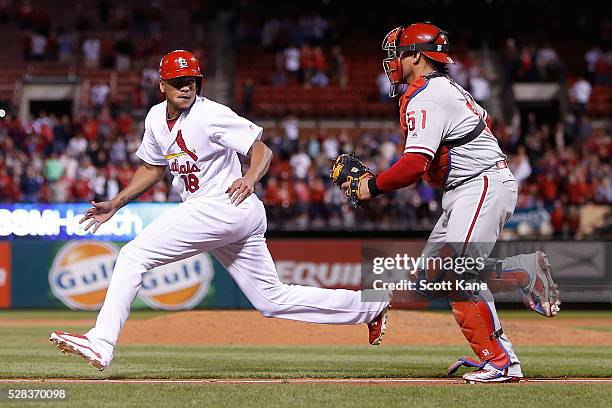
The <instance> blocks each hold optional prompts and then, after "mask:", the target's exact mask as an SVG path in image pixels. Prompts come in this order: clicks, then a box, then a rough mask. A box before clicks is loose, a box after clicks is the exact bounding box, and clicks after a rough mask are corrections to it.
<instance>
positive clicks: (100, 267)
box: [49, 240, 214, 310]
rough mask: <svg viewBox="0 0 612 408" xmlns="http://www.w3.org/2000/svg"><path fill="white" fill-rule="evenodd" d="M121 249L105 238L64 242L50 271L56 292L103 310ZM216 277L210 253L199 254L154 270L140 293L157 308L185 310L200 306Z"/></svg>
mask: <svg viewBox="0 0 612 408" xmlns="http://www.w3.org/2000/svg"><path fill="white" fill-rule="evenodd" d="M118 255H119V248H118V247H116V246H115V245H113V244H111V243H108V242H104V241H92V240H90V241H81V240H79V241H74V242H70V243H67V244H66V245H64V246H63V247H62V248H61V249H60V250H59V251H58V253H57V255H56V256H55V259H54V260H53V264H52V266H51V270H50V271H49V285H50V287H51V290H52V292H53V294H54V295H55V296H56V297H57V298H58V299H59V300H61V301H62V303H64V304H65V305H66V306H68V307H69V308H71V309H75V310H100V308H101V307H102V305H103V303H104V298H105V296H106V290H107V288H108V285H109V283H110V279H111V275H112V273H113V268H114V266H115V262H116V261H117V257H118ZM213 276H214V271H213V265H212V262H211V261H210V258H209V256H208V255H207V254H199V255H196V256H193V257H191V258H187V259H183V260H181V261H177V262H174V263H171V264H168V265H164V266H160V267H157V268H155V269H152V270H151V271H149V272H148V273H146V274H145V275H144V279H143V285H142V288H141V290H140V291H139V293H138V296H139V298H141V299H142V300H143V301H144V302H145V303H146V304H147V305H149V306H150V307H153V308H155V309H163V310H185V309H191V308H193V307H195V306H197V305H198V304H199V303H200V302H201V301H202V299H203V298H204V296H206V294H207V293H208V290H209V289H210V284H211V282H212V278H213Z"/></svg>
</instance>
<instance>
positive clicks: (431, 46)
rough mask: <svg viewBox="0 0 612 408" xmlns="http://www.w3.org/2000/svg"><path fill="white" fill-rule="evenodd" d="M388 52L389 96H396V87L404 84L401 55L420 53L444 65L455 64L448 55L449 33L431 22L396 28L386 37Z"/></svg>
mask: <svg viewBox="0 0 612 408" xmlns="http://www.w3.org/2000/svg"><path fill="white" fill-rule="evenodd" d="M382 48H383V50H385V51H387V58H385V59H384V60H383V69H384V70H385V74H387V77H388V78H389V82H390V83H391V90H390V93H389V95H390V96H395V95H396V93H395V85H396V84H399V83H402V81H403V80H404V78H403V77H402V76H403V75H402V67H401V61H400V58H401V53H402V52H404V51H407V52H420V53H422V54H423V55H425V56H426V57H427V58H431V59H432V60H434V61H438V62H442V63H444V64H454V62H453V60H452V58H451V57H450V56H449V55H448V48H449V44H448V33H447V32H446V31H442V30H441V29H439V28H438V27H436V26H435V25H433V24H431V23H429V22H423V23H415V24H411V25H409V26H408V27H404V26H400V27H396V28H394V29H393V30H391V32H389V34H387V35H386V36H385V39H384V40H383V45H382Z"/></svg>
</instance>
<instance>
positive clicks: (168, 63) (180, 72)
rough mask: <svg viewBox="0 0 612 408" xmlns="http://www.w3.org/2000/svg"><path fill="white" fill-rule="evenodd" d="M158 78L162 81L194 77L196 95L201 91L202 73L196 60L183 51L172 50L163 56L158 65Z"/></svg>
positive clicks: (190, 54) (193, 56)
mask: <svg viewBox="0 0 612 408" xmlns="http://www.w3.org/2000/svg"><path fill="white" fill-rule="evenodd" d="M159 77H160V78H161V79H163V80H168V79H172V78H179V77H196V87H197V93H198V94H199V93H200V91H201V90H202V73H201V72H200V62H199V61H198V59H197V58H196V57H195V55H193V54H192V53H190V52H189V51H185V50H174V51H171V52H169V53H168V54H166V55H164V57H163V58H162V60H161V62H160V63H159Z"/></svg>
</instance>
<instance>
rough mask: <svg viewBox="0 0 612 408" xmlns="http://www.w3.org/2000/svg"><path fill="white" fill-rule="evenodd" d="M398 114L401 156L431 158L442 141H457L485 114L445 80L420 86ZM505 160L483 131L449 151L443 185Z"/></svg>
mask: <svg viewBox="0 0 612 408" xmlns="http://www.w3.org/2000/svg"><path fill="white" fill-rule="evenodd" d="M404 112H405V113H404ZM402 113H403V114H404V115H405V116H404V117H403V121H405V127H406V146H405V150H404V152H405V153H408V152H414V153H424V154H427V155H428V156H430V157H432V158H433V157H434V156H435V154H436V152H437V151H438V148H439V147H440V143H441V142H442V141H452V140H457V139H460V138H461V137H462V136H465V135H466V134H468V133H469V132H470V131H471V130H472V129H474V128H475V127H476V125H478V123H479V122H480V121H481V120H485V121H486V118H487V112H486V111H485V110H484V109H483V108H482V107H481V106H479V105H478V104H477V103H476V102H475V101H474V100H473V98H472V97H471V95H470V94H469V93H468V92H467V91H465V90H464V89H463V88H461V86H459V85H458V84H455V83H451V82H450V81H449V80H448V79H447V78H445V77H436V78H432V79H430V80H429V81H427V82H424V83H423V85H422V86H421V87H420V88H419V89H417V90H415V91H414V92H413V93H412V97H411V98H410V99H409V101H408V104H407V106H406V108H405V111H404V110H403V109H402ZM505 158H506V156H505V155H504V154H503V153H502V151H501V149H500V147H499V144H498V143H497V139H495V136H493V133H492V132H491V130H490V129H489V128H488V127H486V128H485V130H484V131H483V132H482V133H481V134H480V135H479V136H478V137H477V138H476V139H474V140H472V141H471V142H469V143H467V144H464V145H461V146H457V147H453V148H452V149H451V150H450V154H449V160H450V172H449V174H448V178H447V185H452V184H454V183H457V182H460V181H461V180H463V179H465V178H469V177H471V176H473V175H475V174H478V173H480V172H482V171H483V170H485V169H487V168H490V167H491V166H493V165H494V164H495V163H496V162H497V161H500V160H504V159H505Z"/></svg>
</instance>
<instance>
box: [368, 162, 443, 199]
mask: <svg viewBox="0 0 612 408" xmlns="http://www.w3.org/2000/svg"><path fill="white" fill-rule="evenodd" d="M430 162H431V157H430V156H428V155H426V154H422V153H406V154H404V155H403V156H402V158H401V159H399V160H398V161H397V162H396V163H395V164H394V165H393V166H391V167H389V168H388V169H387V170H385V171H383V172H382V173H380V174H378V175H377V176H375V177H372V178H371V179H370V180H368V189H369V190H370V194H372V196H377V195H379V194H382V193H386V192H388V191H392V190H397V189H400V188H403V187H408V186H410V185H412V184H414V183H416V182H417V181H418V180H419V179H420V178H421V177H422V176H423V174H425V171H427V167H428V166H429V163H430Z"/></svg>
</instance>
